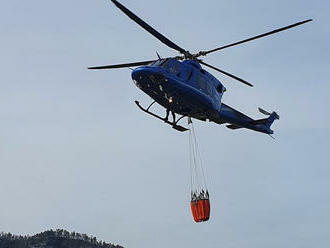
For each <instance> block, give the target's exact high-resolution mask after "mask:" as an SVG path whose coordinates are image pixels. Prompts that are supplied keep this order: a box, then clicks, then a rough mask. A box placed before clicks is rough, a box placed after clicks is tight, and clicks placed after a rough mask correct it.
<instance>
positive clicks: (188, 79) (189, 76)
mask: <svg viewBox="0 0 330 248" xmlns="http://www.w3.org/2000/svg"><path fill="white" fill-rule="evenodd" d="M192 75H193V72H192V70H188V78H187V81H190V80H191V77H192Z"/></svg>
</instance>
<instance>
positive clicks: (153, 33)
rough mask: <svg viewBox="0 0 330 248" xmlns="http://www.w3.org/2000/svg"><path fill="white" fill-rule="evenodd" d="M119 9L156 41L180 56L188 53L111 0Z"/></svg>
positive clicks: (114, 0)
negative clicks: (175, 51) (177, 52)
mask: <svg viewBox="0 0 330 248" xmlns="http://www.w3.org/2000/svg"><path fill="white" fill-rule="evenodd" d="M111 1H112V2H113V3H114V4H115V5H116V6H117V7H118V8H119V9H121V10H122V11H123V12H124V13H125V14H126V15H127V16H128V17H129V18H131V19H132V20H133V21H135V22H136V23H137V24H139V25H140V26H141V27H142V28H144V29H145V30H146V31H148V32H149V33H150V34H152V35H153V36H155V37H156V38H157V39H158V40H160V41H161V42H162V43H164V44H166V45H167V46H169V47H171V48H173V49H175V50H177V51H179V52H180V53H182V54H186V53H188V52H187V51H186V50H184V49H183V48H181V47H179V46H178V45H176V44H175V43H173V42H172V41H170V40H169V39H167V38H166V37H165V36H164V35H162V34H161V33H159V32H158V31H157V30H155V29H154V28H153V27H151V26H150V25H149V24H147V23H146V22H144V21H143V20H142V19H141V18H139V17H138V16H136V15H135V14H134V13H133V12H131V11H130V10H129V9H127V8H126V7H125V6H124V5H122V4H121V3H119V2H118V1H116V0H111Z"/></svg>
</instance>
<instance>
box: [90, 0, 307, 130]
mask: <svg viewBox="0 0 330 248" xmlns="http://www.w3.org/2000/svg"><path fill="white" fill-rule="evenodd" d="M111 1H112V2H113V3H114V4H115V5H116V6H117V7H118V8H119V9H120V10H121V11H123V12H124V13H125V14H126V15H127V16H128V17H129V18H130V19H132V20H133V21H135V22H136V23H137V24H139V25H140V26H141V27H142V28H144V29H145V30H146V31H148V32H149V33H150V34H152V35H153V36H154V37H156V38H157V39H158V40H160V41H161V42H162V43H164V44H166V45H167V46H168V47H170V48H172V49H174V50H177V51H178V52H179V53H180V54H181V55H180V56H175V57H171V58H161V57H160V56H159V55H158V54H157V56H158V59H157V60H149V61H141V62H134V63H125V64H116V65H106V66H97V67H89V68H88V69H93V70H102V69H116V68H127V67H129V68H130V67H137V68H136V69H134V70H133V69H132V79H133V81H134V83H135V84H136V86H137V87H138V88H140V89H141V90H142V91H144V92H145V93H146V94H148V95H149V96H150V97H151V98H152V99H154V101H153V102H152V103H151V104H150V105H149V106H148V107H147V108H143V107H142V106H141V105H140V103H139V102H138V101H135V103H136V104H137V106H138V107H139V108H140V109H141V110H142V111H144V112H146V113H147V114H150V115H152V116H154V117H156V118H158V119H160V120H162V121H163V122H165V123H167V124H169V125H171V126H172V127H173V128H174V129H176V130H178V131H181V132H184V131H187V130H188V129H187V128H185V127H183V126H181V125H179V124H178V122H179V121H180V120H181V119H183V118H184V117H188V118H189V120H191V118H195V119H198V120H201V121H207V120H208V121H212V122H215V123H217V124H225V123H227V125H226V127H228V128H230V129H234V130H235V129H240V128H247V129H251V130H254V131H257V132H261V133H265V134H269V135H271V134H273V131H272V130H271V129H270V127H271V125H272V124H273V122H274V121H275V120H276V119H279V115H278V114H277V113H276V112H272V113H269V112H267V111H265V110H263V109H261V108H259V111H260V112H261V113H262V114H264V115H267V116H268V117H267V118H263V119H257V120H254V119H252V118H250V117H248V116H247V115H245V114H243V113H241V112H239V111H237V110H235V109H234V108H232V107H230V106H228V105H226V104H224V103H222V102H221V98H222V96H223V94H224V93H225V92H226V88H225V87H224V85H223V84H222V83H221V82H220V81H219V80H218V79H216V78H215V77H214V76H213V75H212V74H210V73H209V72H207V71H206V70H204V69H203V68H202V66H201V65H204V66H206V67H209V68H211V69H214V70H216V71H218V72H220V73H222V74H224V75H226V76H229V77H231V78H234V79H236V80H238V81H239V82H241V83H244V84H246V85H248V86H250V87H252V86H253V85H252V84H251V83H249V82H247V81H245V80H243V79H241V78H239V77H237V76H235V75H233V74H231V73H228V72H226V71H223V70H221V69H219V68H217V67H214V66H212V65H210V64H207V63H205V62H204V61H203V60H201V59H200V57H202V56H206V55H208V54H210V53H213V52H216V51H219V50H223V49H225V48H228V47H232V46H236V45H239V44H242V43H245V42H249V41H252V40H255V39H259V38H262V37H265V36H268V35H272V34H274V33H277V32H281V31H284V30H287V29H290V28H293V27H296V26H298V25H302V24H304V23H307V22H310V21H312V20H311V19H308V20H305V21H302V22H298V23H295V24H292V25H289V26H286V27H283V28H279V29H276V30H273V31H270V32H267V33H263V34H261V35H257V36H254V37H252V38H248V39H244V40H241V41H238V42H235V43H232V44H228V45H225V46H221V47H218V48H215V49H212V50H207V51H200V52H198V53H196V54H193V53H190V52H189V51H187V50H185V49H183V48H181V47H180V46H178V45H177V44H175V43H173V42H172V41H170V40H169V39H168V38H166V37H165V36H164V35H162V34H161V33H159V32H158V31H157V30H155V29H154V28H152V27H151V26H150V25H148V24H147V23H146V22H144V21H143V20H142V19H141V18H139V17H138V16H136V15H135V14H134V13H133V12H131V11H130V10H128V9H127V8H126V7H125V6H123V5H122V4H121V3H119V2H118V1H116V0H111ZM156 102H157V103H158V104H160V105H161V106H163V107H164V108H165V109H166V114H165V116H164V117H161V116H159V115H157V114H155V113H153V112H151V111H150V108H151V106H152V105H154V104H155V103H156ZM170 113H171V115H172V118H169V115H170ZM176 114H178V115H180V117H177V116H176ZM170 119H171V120H170Z"/></svg>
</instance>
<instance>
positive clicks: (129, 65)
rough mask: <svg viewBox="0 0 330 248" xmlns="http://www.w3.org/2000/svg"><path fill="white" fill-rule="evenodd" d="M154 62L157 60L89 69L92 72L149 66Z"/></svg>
mask: <svg viewBox="0 0 330 248" xmlns="http://www.w3.org/2000/svg"><path fill="white" fill-rule="evenodd" d="M154 61H155V60H149V61H141V62H134V63H127V64H117V65H104V66H94V67H88V69H90V70H104V69H117V68H125V67H132V66H140V65H147V64H150V63H151V62H154Z"/></svg>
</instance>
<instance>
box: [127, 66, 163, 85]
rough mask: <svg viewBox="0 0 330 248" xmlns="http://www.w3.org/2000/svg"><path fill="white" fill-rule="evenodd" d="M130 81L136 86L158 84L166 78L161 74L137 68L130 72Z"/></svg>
mask: <svg viewBox="0 0 330 248" xmlns="http://www.w3.org/2000/svg"><path fill="white" fill-rule="evenodd" d="M132 79H133V81H134V82H135V84H137V85H141V84H146V83H147V84H150V83H160V82H162V81H164V80H165V79H166V78H165V76H164V75H163V74H161V73H159V72H156V71H154V70H151V69H148V68H137V69H135V70H133V72H132Z"/></svg>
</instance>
